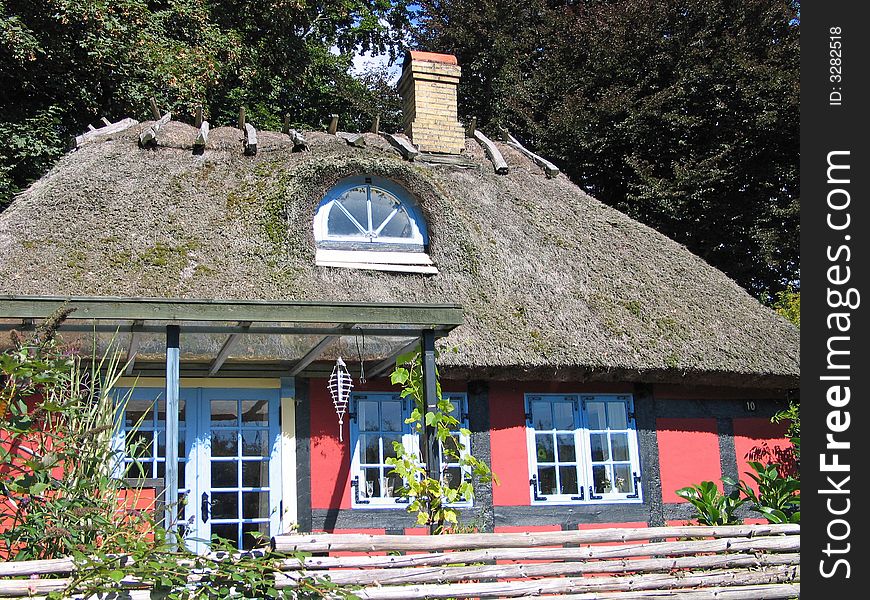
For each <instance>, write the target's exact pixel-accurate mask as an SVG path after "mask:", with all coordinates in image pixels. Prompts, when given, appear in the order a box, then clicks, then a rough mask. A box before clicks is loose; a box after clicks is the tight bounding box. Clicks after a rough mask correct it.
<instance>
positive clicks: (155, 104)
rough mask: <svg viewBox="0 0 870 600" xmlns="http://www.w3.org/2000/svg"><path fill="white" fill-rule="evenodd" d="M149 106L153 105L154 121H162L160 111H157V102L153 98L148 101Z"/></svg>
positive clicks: (152, 114)
mask: <svg viewBox="0 0 870 600" xmlns="http://www.w3.org/2000/svg"><path fill="white" fill-rule="evenodd" d="M148 102H149V104H151V116H152V117H154V120H155V121H157V120H158V119H160V111H159V110H157V100H155V99H154V97H153V96H152V97H151V98H149V99H148Z"/></svg>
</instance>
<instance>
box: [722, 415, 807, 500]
mask: <svg viewBox="0 0 870 600" xmlns="http://www.w3.org/2000/svg"><path fill="white" fill-rule="evenodd" d="M786 429H787V426H786V424H785V423H771V422H770V419H767V418H764V417H746V418H738V419H734V450H735V451H736V453H737V472H738V473H739V474H740V479H742V480H743V481H745V482H746V483H747V484H749V485H750V486H751V487H752V488H753V489H756V490H757V489H758V486H757V485H756V484H755V482H754V481H753V480H752V479H751V478H750V477H749V476H748V475H746V472H747V471H749V472H752V473H754V471H753V470H752V469H751V468H750V467H749V461H755V462H760V463H762V464H767V463H770V462H775V463H779V464H784V465H785V466H786V467H787V469H788V472H792V473H793V472H794V467H795V464H794V460H795V457H794V454H793V453H792V451H791V442H789V441H788V439H787V438H786V437H785V433H786Z"/></svg>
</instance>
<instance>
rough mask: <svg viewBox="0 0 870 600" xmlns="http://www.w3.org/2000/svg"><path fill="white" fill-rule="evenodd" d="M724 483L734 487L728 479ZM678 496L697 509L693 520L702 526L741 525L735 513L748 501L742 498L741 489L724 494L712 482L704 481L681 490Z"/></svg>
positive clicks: (677, 492) (723, 480)
mask: <svg viewBox="0 0 870 600" xmlns="http://www.w3.org/2000/svg"><path fill="white" fill-rule="evenodd" d="M722 482H723V483H725V484H728V485H733V482H732V481H731V480H730V479H728V478H723V479H722ZM676 494H677V496H679V497H680V498H684V499H686V500H688V501H689V502H690V503H691V504H692V506H694V507H695V514H694V515H692V518H693V519H697V520H698V523H699V524H701V525H739V524H740V523H741V522H742V521H741V519H740V518H739V517H738V516H737V515H736V514H735V512H736V511H737V509H738V508H740V507H741V506H742V505H743V504H744V503H746V501H747V499H746V498H741V497H740V489H739V488H735V489H734V490H732V491H731V492H730V493H728V494H723V493H722V492H720V491H719V488H718V487H716V484H715V483H713V482H712V481H702V482H701V483H700V484H698V485H691V486H688V487H684V488H680V489H678V490H677V491H676Z"/></svg>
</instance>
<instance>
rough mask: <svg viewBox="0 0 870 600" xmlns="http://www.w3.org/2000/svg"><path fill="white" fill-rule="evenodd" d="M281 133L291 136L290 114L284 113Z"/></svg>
mask: <svg viewBox="0 0 870 600" xmlns="http://www.w3.org/2000/svg"><path fill="white" fill-rule="evenodd" d="M281 132H282V133H285V134H287V135H290V113H284V126H283V127H282V128H281Z"/></svg>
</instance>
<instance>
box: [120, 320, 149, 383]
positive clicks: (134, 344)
mask: <svg viewBox="0 0 870 600" xmlns="http://www.w3.org/2000/svg"><path fill="white" fill-rule="evenodd" d="M144 324H145V322H144V321H142V320H136V321H133V325H132V327H131V334H130V344H129V345H128V346H127V367H126V368H125V369H124V375H127V376H128V377H129V376H130V375H132V374H133V366H134V365H135V364H136V354H138V353H139V342H140V341H141V340H142V332H141V331H140V329H141V327H142V326H143V325H144Z"/></svg>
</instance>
